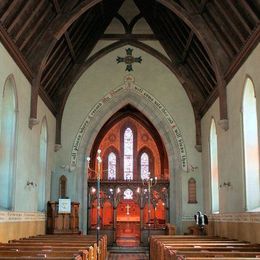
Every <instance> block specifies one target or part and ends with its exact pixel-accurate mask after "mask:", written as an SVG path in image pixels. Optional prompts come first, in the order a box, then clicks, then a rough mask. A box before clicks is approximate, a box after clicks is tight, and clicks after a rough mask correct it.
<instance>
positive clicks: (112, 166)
mask: <svg viewBox="0 0 260 260" xmlns="http://www.w3.org/2000/svg"><path fill="white" fill-rule="evenodd" d="M107 161H108V179H109V180H114V179H116V155H115V153H113V152H111V153H109V155H108V160H107Z"/></svg>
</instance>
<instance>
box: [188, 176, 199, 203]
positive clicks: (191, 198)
mask: <svg viewBox="0 0 260 260" xmlns="http://www.w3.org/2000/svg"><path fill="white" fill-rule="evenodd" d="M196 193H197V192H196V181H195V179H194V178H190V179H189V181H188V203H197V195H196Z"/></svg>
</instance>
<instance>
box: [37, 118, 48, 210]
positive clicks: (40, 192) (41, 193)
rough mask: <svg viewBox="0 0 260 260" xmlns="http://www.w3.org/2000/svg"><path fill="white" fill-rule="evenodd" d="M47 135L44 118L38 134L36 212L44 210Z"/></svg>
mask: <svg viewBox="0 0 260 260" xmlns="http://www.w3.org/2000/svg"><path fill="white" fill-rule="evenodd" d="M47 135H48V133H47V122H46V119H45V118H44V119H43V120H42V127H41V134H40V151H39V157H40V171H39V180H38V183H39V185H38V211H43V210H44V209H45V180H46V173H47V148H48V141H47V139H48V136H47Z"/></svg>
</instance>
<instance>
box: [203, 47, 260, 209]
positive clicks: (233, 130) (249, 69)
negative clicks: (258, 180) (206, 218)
mask: <svg viewBox="0 0 260 260" xmlns="http://www.w3.org/2000/svg"><path fill="white" fill-rule="evenodd" d="M259 66H260V45H258V46H257V47H256V48H255V50H254V51H253V52H252V53H251V55H250V56H249V57H248V59H247V60H246V61H245V63H244V64H243V65H242V66H241V68H240V69H239V70H238V72H237V73H236V74H235V76H234V77H233V78H232V80H231V81H230V82H229V83H228V85H227V104H228V119H229V129H228V131H224V130H223V129H221V127H220V126H218V125H217V135H218V161H219V183H220V184H222V183H223V182H228V181H230V182H231V185H232V186H231V187H230V188H220V189H219V192H220V212H221V213H226V212H242V211H244V209H245V199H244V198H245V195H244V171H243V143H242V136H243V132H242V123H241V113H240V112H241V106H242V96H243V90H244V84H245V80H246V77H247V75H248V76H250V78H251V79H252V80H253V82H254V86H255V93H256V99H257V113H258V122H259V123H258V126H260V84H259V82H260V73H259ZM212 117H214V118H215V120H216V123H217V122H218V121H219V100H218V99H217V100H216V102H215V103H214V104H213V105H212V106H211V108H210V109H209V110H208V112H207V113H206V114H205V116H204V117H203V119H202V166H203V178H204V198H205V207H206V209H207V212H208V213H210V212H211V206H210V204H211V202H210V163H209V133H210V123H211V118H212ZM259 136H260V135H259ZM259 139H260V138H259Z"/></svg>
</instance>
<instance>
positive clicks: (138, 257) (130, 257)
mask: <svg viewBox="0 0 260 260" xmlns="http://www.w3.org/2000/svg"><path fill="white" fill-rule="evenodd" d="M125 259H127V260H148V259H149V257H148V255H147V254H144V253H125V254H122V253H110V254H109V256H108V260H125Z"/></svg>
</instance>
